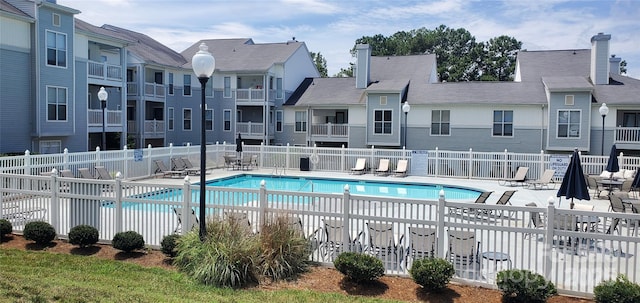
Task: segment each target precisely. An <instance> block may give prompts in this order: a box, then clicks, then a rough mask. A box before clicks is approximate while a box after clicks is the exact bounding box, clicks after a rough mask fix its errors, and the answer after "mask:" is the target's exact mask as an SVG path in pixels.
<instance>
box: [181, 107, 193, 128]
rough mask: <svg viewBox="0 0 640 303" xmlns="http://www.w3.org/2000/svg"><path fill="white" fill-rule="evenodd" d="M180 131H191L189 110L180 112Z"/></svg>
mask: <svg viewBox="0 0 640 303" xmlns="http://www.w3.org/2000/svg"><path fill="white" fill-rule="evenodd" d="M182 130H191V109H190V108H185V109H183V110H182Z"/></svg>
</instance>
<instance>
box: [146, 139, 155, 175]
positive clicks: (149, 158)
mask: <svg viewBox="0 0 640 303" xmlns="http://www.w3.org/2000/svg"><path fill="white" fill-rule="evenodd" d="M147 150H148V151H147V176H151V175H153V174H154V169H153V166H152V165H151V163H152V162H153V158H152V151H153V149H152V148H151V144H149V145H147Z"/></svg>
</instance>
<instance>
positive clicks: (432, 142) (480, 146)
mask: <svg viewBox="0 0 640 303" xmlns="http://www.w3.org/2000/svg"><path fill="white" fill-rule="evenodd" d="M430 133H431V129H430V128H409V132H408V133H407V142H408V146H407V148H408V149H412V150H434V149H435V148H436V147H437V148H438V149H442V150H459V151H466V150H469V149H470V148H472V149H473V150H474V151H504V150H505V149H506V150H508V151H510V152H524V153H536V152H540V150H543V149H545V148H544V147H543V146H541V141H542V138H543V137H542V135H541V134H540V130H539V129H537V130H535V129H514V134H515V136H514V137H504V138H503V137H494V136H492V135H491V128H456V127H453V128H452V129H451V136H432V135H430Z"/></svg>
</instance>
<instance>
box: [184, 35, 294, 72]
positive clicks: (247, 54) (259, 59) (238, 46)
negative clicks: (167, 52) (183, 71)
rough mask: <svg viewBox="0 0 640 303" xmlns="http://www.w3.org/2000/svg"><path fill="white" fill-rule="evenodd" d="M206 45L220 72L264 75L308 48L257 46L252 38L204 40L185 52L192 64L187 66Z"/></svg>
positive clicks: (271, 44) (274, 45) (267, 44)
mask: <svg viewBox="0 0 640 303" xmlns="http://www.w3.org/2000/svg"><path fill="white" fill-rule="evenodd" d="M202 42H204V43H205V44H207V46H208V47H209V52H210V53H211V54H212V55H213V57H214V58H215V59H216V71H220V72H227V71H233V72H264V71H267V70H268V69H269V68H271V67H272V66H273V64H277V63H284V62H286V61H287V60H288V59H289V58H290V57H291V55H293V54H294V53H295V51H296V50H298V48H300V47H302V46H303V45H304V43H302V42H297V41H289V42H283V43H253V40H251V39H248V38H244V39H213V40H200V41H198V42H197V43H195V44H193V45H191V46H190V47H189V48H187V49H185V50H184V51H182V52H181V54H182V56H183V57H184V58H186V59H187V61H188V62H187V63H186V64H185V65H184V66H183V67H185V68H191V63H190V61H191V57H193V55H194V54H195V53H196V52H197V51H198V50H199V46H200V43H202Z"/></svg>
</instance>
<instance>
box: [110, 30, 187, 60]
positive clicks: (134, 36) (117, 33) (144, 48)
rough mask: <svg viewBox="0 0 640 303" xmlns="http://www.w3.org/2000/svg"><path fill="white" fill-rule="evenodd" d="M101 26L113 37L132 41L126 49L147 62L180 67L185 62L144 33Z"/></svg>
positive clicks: (174, 52)
mask: <svg viewBox="0 0 640 303" xmlns="http://www.w3.org/2000/svg"><path fill="white" fill-rule="evenodd" d="M101 28H102V29H104V30H107V31H108V32H109V33H110V34H111V35H112V36H113V37H117V38H120V39H123V40H129V41H132V43H131V44H130V45H129V46H128V47H127V49H128V50H129V51H130V52H131V53H133V54H135V55H136V56H138V57H139V58H140V59H142V60H144V61H145V62H147V63H155V64H159V65H164V66H174V67H180V66H182V65H184V64H185V63H186V62H187V60H186V59H185V58H183V57H182V56H181V55H180V54H179V53H177V52H176V51H174V50H172V49H170V48H169V47H167V46H165V45H164V44H162V43H160V42H158V41H156V40H154V39H153V38H151V37H149V36H147V35H145V34H141V33H138V32H134V31H131V30H128V29H124V28H120V27H117V26H113V25H109V24H105V25H103V26H101Z"/></svg>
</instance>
